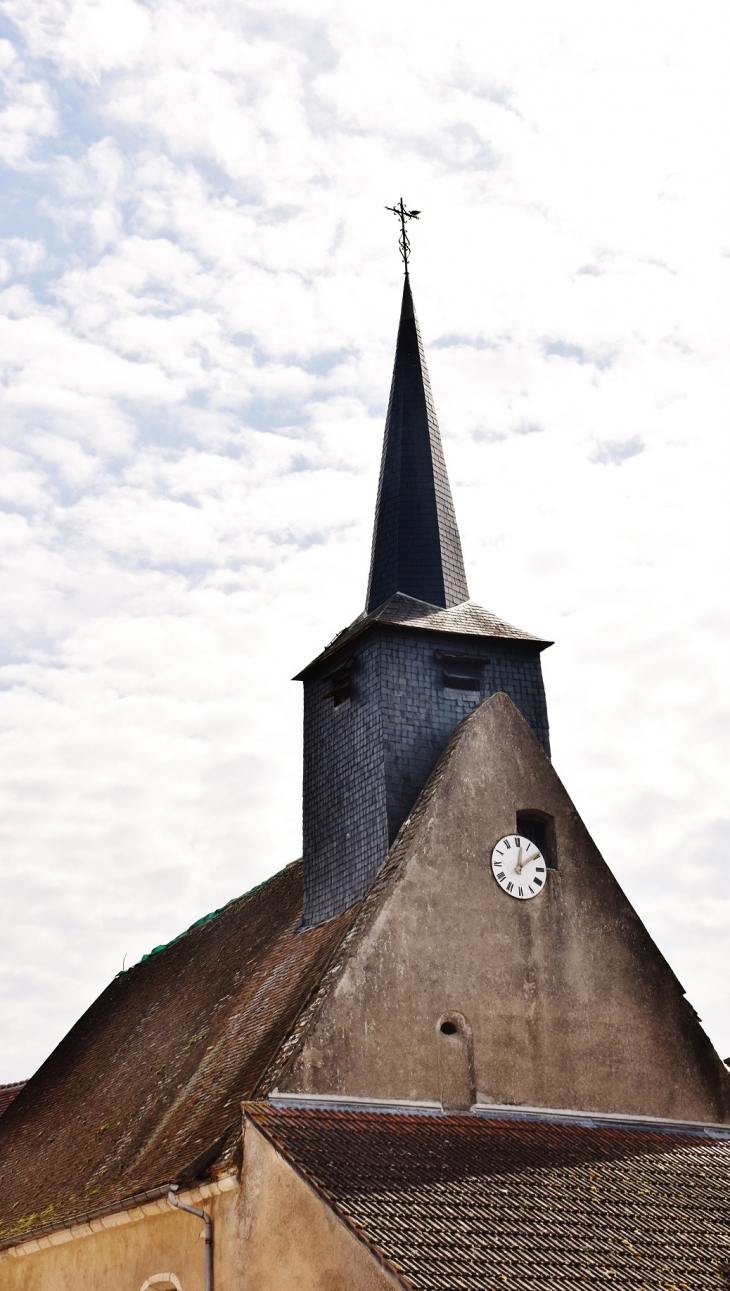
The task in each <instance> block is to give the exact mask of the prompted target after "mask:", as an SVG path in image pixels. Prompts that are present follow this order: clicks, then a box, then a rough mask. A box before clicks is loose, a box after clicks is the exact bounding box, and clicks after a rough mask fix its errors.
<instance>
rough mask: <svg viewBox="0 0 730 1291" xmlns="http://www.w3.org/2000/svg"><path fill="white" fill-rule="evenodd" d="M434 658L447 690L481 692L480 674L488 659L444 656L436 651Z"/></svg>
mask: <svg viewBox="0 0 730 1291" xmlns="http://www.w3.org/2000/svg"><path fill="white" fill-rule="evenodd" d="M436 658H437V660H438V661H439V663H440V664H441V665H442V668H443V682H444V686H446V687H447V688H448V689H449V690H481V688H482V673H483V670H484V668H485V667H486V665H487V664H488V663H489V660H488V659H483V658H480V657H479V656H478V655H469V654H445V653H444V651H443V650H437V651H436Z"/></svg>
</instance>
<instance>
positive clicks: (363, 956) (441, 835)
mask: <svg viewBox="0 0 730 1291" xmlns="http://www.w3.org/2000/svg"><path fill="white" fill-rule="evenodd" d="M431 790H433V792H431ZM423 804H424V805H423V806H422V807H421V808H418V809H417V810H416V811H415V812H414V816H413V821H414V822H415V823H414V824H412V825H409V826H407V827H406V838H405V841H404V843H403V844H402V845H403V846H404V847H405V856H404V858H403V860H402V863H401V864H400V867H399V868H398V869H397V871H396V873H395V876H394V878H393V879H392V880H391V881H390V882H389V884H388V885H386V888H385V894H384V896H382V898H380V904H379V905H378V904H377V902H375V903H374V904H371V905H370V907H369V913H368V914H367V917H366V922H365V923H364V925H363V927H362V928H361V931H360V932H359V934H358V936H357V938H356V939H355V941H354V943H353V946H352V949H351V951H350V955H349V958H348V960H347V961H346V963H345V965H344V967H343V969H342V970H341V972H340V975H339V977H338V979H337V980H336V982H335V983H334V985H333V987H332V988H331V989H330V990H329V992H328V994H327V995H326V998H325V1000H324V1003H323V1004H322V1007H321V1011H320V1012H319V1014H318V1016H317V1017H316V1019H315V1020H314V1022H313V1024H312V1026H311V1027H310V1029H309V1031H308V1033H307V1035H306V1038H305V1041H304V1045H303V1048H302V1049H301V1050H300V1052H299V1053H298V1055H297V1056H296V1057H295V1058H294V1059H293V1062H292V1064H291V1066H290V1068H289V1071H288V1073H287V1074H285V1076H284V1077H283V1078H282V1079H280V1081H279V1088H280V1089H282V1090H283V1091H289V1092H306V1093H316V1094H320V1093H325V1094H343V1095H350V1096H357V1097H361V1098H369V1097H370V1098H396V1099H432V1100H440V1099H441V1096H442V1089H441V1076H440V1064H439V1043H440V1035H441V1033H440V1032H439V1020H440V1019H442V1018H443V1017H445V1016H447V1015H448V1016H453V1015H456V1014H459V1015H460V1016H462V1017H463V1019H464V1020H465V1026H466V1028H468V1032H469V1034H470V1037H471V1044H472V1050H471V1053H472V1061H473V1081H474V1086H475V1089H476V1095H477V1099H478V1101H480V1102H485V1103H490V1102H495V1103H510V1104H525V1105H532V1106H540V1107H552V1108H574V1109H579V1110H586V1111H602V1112H621V1113H627V1114H636V1115H651V1116H663V1117H671V1118H675V1119H690V1120H701V1121H724V1122H727V1121H730V1077H728V1073H727V1071H726V1070H725V1068H724V1066H723V1064H722V1063H721V1061H720V1059H719V1057H718V1056H717V1054H716V1053H715V1051H714V1049H713V1048H712V1046H711V1044H710V1041H709V1040H708V1038H707V1036H706V1035H705V1033H704V1032H703V1030H702V1028H701V1026H700V1024H699V1019H698V1018H697V1016H696V1014H695V1012H694V1010H693V1009H692V1008H691V1006H690V1005H689V1003H688V1002H687V1001H686V1000H685V998H684V996H683V991H682V987H681V986H680V984H679V982H678V981H677V979H676V977H675V976H674V973H673V972H672V970H671V968H670V967H669V965H668V964H667V962H666V960H665V959H664V958H663V956H662V955H661V953H660V952H659V950H658V948H657V947H656V946H655V944H654V943H653V941H652V940H651V938H650V937H649V935H648V933H647V931H646V929H645V928H644V926H643V925H642V923H641V921H640V919H639V918H638V916H637V915H636V913H635V911H634V910H633V909H632V907H631V905H630V904H629V902H628V900H627V899H626V897H625V896H624V893H623V892H622V890H621V888H620V887H619V885H618V883H617V882H616V880H615V879H614V877H613V875H612V874H611V872H610V870H609V868H608V866H607V865H606V864H605V862H604V861H603V859H602V858H601V856H600V854H599V852H598V850H597V848H596V847H595V844H594V843H593V841H592V839H591V838H590V836H589V834H588V832H587V830H586V829H585V826H584V825H583V823H582V821H581V820H580V818H579V816H578V813H577V812H576V809H575V807H574V806H573V803H572V802H571V800H570V798H569V797H568V795H567V793H566V791H565V789H564V788H563V785H562V784H561V782H560V780H559V778H558V776H557V774H556V773H555V771H554V769H553V767H552V766H551V764H550V762H549V760H548V758H547V757H546V756H545V753H544V751H543V749H542V748H541V746H540V744H539V742H538V741H537V739H536V738H535V736H534V735H533V733H532V731H531V730H530V729H529V727H528V725H527V724H526V722H525V721H524V720H523V718H522V717H521V716H520V714H519V712H518V711H517V709H516V708H515V706H514V704H513V703H512V702H511V700H510V699H509V698H508V697H507V696H506V695H503V694H500V695H496V696H494V697H493V698H491V699H489V700H486V701H485V702H483V703H482V704H481V706H480V707H479V708H478V709H477V710H476V711H475V712H474V713H472V715H471V716H470V717H469V718H468V719H467V720H466V721H465V722H464V724H463V726H462V728H461V731H460V734H459V736H458V738H457V739H456V740H455V742H454V745H453V746H452V749H451V751H450V753H449V754H448V755H447V757H446V758H445V759H444V760H443V762H442V764H441V765H440V767H439V769H438V772H437V775H436V780H435V782H434V784H433V785H432V786H431V788H430V789H429V791H428V792H427V794H426V795H424V799H423ZM518 811H538V812H541V813H543V814H544V815H545V816H548V817H552V818H553V820H554V827H555V841H556V856H555V858H554V859H555V861H556V863H557V869H555V870H551V871H549V874H548V882H547V885H546V889H545V890H544V891H543V892H542V893H541V894H540V895H539V896H538V897H536V898H535V899H533V900H530V901H517V900H514V899H513V898H511V897H510V896H508V895H507V894H506V893H504V892H503V891H502V890H501V888H500V887H499V886H498V884H497V883H496V882H495V880H494V878H493V876H492V873H491V869H490V859H491V853H492V849H493V847H494V845H495V843H496V842H497V841H498V840H499V839H500V838H501V837H502V836H504V835H506V834H509V833H513V832H514V831H515V828H516V814H517V812H518ZM399 847H401V844H400V843H399V844H396V849H398V848H399ZM368 905H369V903H366V910H367V909H368ZM443 1067H444V1063H443V1058H442V1062H441V1069H443Z"/></svg>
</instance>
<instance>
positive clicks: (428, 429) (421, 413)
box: [367, 276, 469, 612]
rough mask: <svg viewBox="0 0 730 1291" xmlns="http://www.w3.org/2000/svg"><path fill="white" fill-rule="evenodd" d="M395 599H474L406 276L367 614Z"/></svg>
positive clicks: (454, 601)
mask: <svg viewBox="0 0 730 1291" xmlns="http://www.w3.org/2000/svg"><path fill="white" fill-rule="evenodd" d="M396 592H404V593H405V594H406V595H407V596H413V597H415V598H416V599H417V600H421V601H426V602H427V603H428V604H430V605H439V606H443V607H444V608H448V607H451V606H454V605H461V604H462V602H463V601H466V600H468V597H469V591H468V588H467V584H466V574H465V571H464V558H463V556H462V552H461V540H460V538H459V531H458V529H457V526H456V516H455V514H454V503H453V500H452V497H451V489H450V488H449V480H448V476H447V474H446V465H445V463H444V454H443V448H442V446H441V435H440V432H439V426H438V421H437V418H436V409H435V408H434V403H433V397H432V395H431V384H430V381H429V378H428V369H427V367H426V359H425V356H424V352H423V342H422V340H421V333H420V330H419V327H418V319H417V318H416V312H415V309H414V307H413V296H412V295H411V287H410V282H409V279H408V276H406V279H405V283H404V287H403V302H402V306H401V316H400V324H399V327H398V341H397V345H396V352H395V365H394V368H393V381H392V384H391V389H390V400H389V403H388V415H387V418H386V422H385V439H384V443H383V457H382V462H381V467H380V483H379V485H378V502H377V508H376V513H375V529H374V532H373V550H372V559H371V565H370V581H369V585H368V599H367V609H368V612H369V611H370V610H373V609H375V608H376V607H377V606H379V605H382V604H383V602H384V601H386V600H388V598H389V597H391V596H393V595H395V593H396Z"/></svg>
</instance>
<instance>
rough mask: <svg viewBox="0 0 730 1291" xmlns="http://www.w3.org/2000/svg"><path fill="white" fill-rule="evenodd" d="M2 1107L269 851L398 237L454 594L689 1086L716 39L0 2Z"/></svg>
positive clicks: (367, 440)
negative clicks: (525, 661) (562, 796)
mask: <svg viewBox="0 0 730 1291" xmlns="http://www.w3.org/2000/svg"><path fill="white" fill-rule="evenodd" d="M3 15H4V16H3V19H2V27H1V28H0V63H1V65H2V70H3V95H4V97H3V100H2V104H1V105H0V159H1V160H2V166H3V172H2V175H3V177H2V185H3V200H2V203H1V204H0V294H1V300H0V375H1V385H0V390H1V397H2V415H1V417H0V425H1V426H2V443H1V447H0V454H1V461H0V543H1V544H2V560H1V562H0V570H1V572H0V578H1V580H2V604H3V613H2V616H1V617H0V873H1V874H2V884H1V888H0V890H1V891H2V902H0V1014H1V1017H0V1030H1V1032H2V1036H3V1043H2V1046H0V1081H2V1080H4V1081H11V1080H14V1079H19V1078H23V1077H27V1076H29V1075H30V1074H31V1073H32V1072H33V1071H34V1070H35V1068H36V1067H37V1066H38V1065H39V1064H40V1063H41V1062H42V1061H43V1059H44V1058H45V1057H46V1056H47V1054H48V1053H49V1052H50V1051H51V1050H52V1049H53V1047H54V1046H55V1045H56V1044H57V1043H58V1041H59V1040H60V1039H61V1037H62V1036H63V1034H64V1033H65V1031H66V1030H67V1029H68V1027H69V1026H70V1025H71V1024H72V1023H73V1022H74V1021H75V1020H76V1019H77V1018H78V1017H79V1016H80V1015H81V1013H82V1012H83V1011H84V1009H86V1008H87V1007H88V1005H89V1004H90V1003H91V1001H92V1000H93V999H94V998H95V997H96V995H97V994H98V993H99V992H100V991H101V990H102V989H103V987H104V986H105V984H106V983H107V982H108V981H109V980H110V979H111V978H112V977H113V976H114V974H115V973H117V972H119V971H120V970H121V969H122V967H123V966H129V965H130V964H132V963H134V962H135V961H136V960H138V959H139V958H140V956H141V955H142V954H144V953H145V952H146V951H148V950H150V949H151V948H152V947H153V946H155V945H158V944H160V943H163V942H165V941H167V940H169V939H170V938H171V937H173V936H175V935H177V934H178V933H179V932H180V931H182V930H183V929H184V928H185V927H187V926H188V925H189V924H190V923H192V922H193V920H195V919H197V918H199V917H200V916H201V915H203V914H205V913H207V912H208V911H211V910H214V909H216V908H217V907H219V906H221V905H222V904H223V903H224V902H226V901H228V900H229V899H231V898H232V897H234V896H236V895H238V894H240V893H242V892H244V891H246V890H247V889H248V888H250V887H251V886H252V885H254V884H256V883H258V882H260V881H261V880H262V879H264V878H265V877H266V876H268V875H269V874H271V873H273V872H274V871H275V870H277V869H279V868H281V867H282V866H283V865H285V864H286V863H287V862H289V861H290V860H292V859H294V858H295V857H297V856H299V855H300V851H301V821H300V813H301V688H300V686H299V684H298V683H295V682H292V681H291V680H290V679H291V678H292V677H293V676H294V674H295V673H296V672H298V671H299V669H300V668H301V667H302V666H303V665H304V664H306V663H307V662H308V661H309V660H310V659H311V658H312V657H314V656H315V655H316V654H317V653H318V652H319V651H320V649H321V648H322V646H323V645H324V644H325V643H326V642H327V641H329V640H330V639H331V638H332V637H333V636H334V635H335V633H336V632H337V631H338V630H339V629H340V628H342V627H344V626H345V625H346V624H347V623H349V622H350V621H351V620H352V619H353V618H354V617H355V616H356V615H357V614H358V613H359V612H360V611H361V609H362V608H363V605H364V598H365V590H366V583H367V571H368V561H369V551H370V540H371V526H372V519H373V512H374V504H375V494H376V487H377V472H378V467H379V458H380V448H381V442H382V432H383V422H384V415H385V408H386V403H387V396H388V389H389V383H390V375H391V367H392V358H393V348H394V342H395V334H396V327H397V319H398V311H399V303H400V291H401V283H402V277H401V266H400V263H399V259H398V252H397V227H396V223H395V219H394V217H393V216H392V215H391V214H389V213H388V212H387V211H386V210H385V209H384V208H385V206H386V205H392V204H393V203H394V202H396V201H397V200H398V199H399V197H400V196H401V195H402V196H403V198H404V200H405V201H406V203H408V204H410V205H411V206H414V207H416V208H418V209H420V210H421V211H422V215H421V217H420V220H419V221H418V223H417V224H416V223H415V222H414V224H413V225H412V229H411V233H412V247H413V258H412V284H413V291H414V296H415V301H416V308H417V311H418V314H419V319H420V324H421V329H422V333H423V338H424V343H425V347H426V353H427V359H428V364H429V369H430V374H431V381H432V386H433V391H434V397H435V402H436V407H437V411H438V414H439V420H440V423H441V428H442V435H443V440H444V451H445V456H446V462H447V467H448V470H449V475H450V479H451V485H452V491H453V494H454V500H455V505H456V511H457V517H458V520H459V525H460V529H461V535H462V543H463V547H464V553H465V559H466V566H467V574H468V579H469V585H470V592H471V596H472V598H473V599H474V600H475V601H477V602H478V603H480V604H482V605H484V606H486V607H487V608H488V609H490V610H491V611H493V612H494V613H496V614H498V615H499V616H500V617H502V618H505V619H507V620H508V621H510V622H513V623H516V624H518V625H519V626H520V627H522V628H524V629H526V630H527V631H529V632H532V633H534V634H536V635H539V636H541V637H546V638H548V639H551V640H554V642H555V645H554V646H553V647H552V648H551V649H550V650H548V651H547V652H546V653H545V655H544V656H543V666H544V675H545V682H546V687H547V695H548V705H549V714H550V721H551V737H552V749H553V759H554V765H555V767H556V769H557V771H558V773H559V775H560V776H561V778H562V780H563V782H564V783H565V785H566V787H567V789H568V791H569V793H570V794H571V796H572V798H573V800H574V801H575V803H576V806H577V808H578V810H579V812H580V813H581V815H582V817H583V819H584V820H585V822H586V824H587V826H588V828H589V829H590V831H591V833H592V834H593V836H594V838H595V840H596V842H597V844H598V846H599V848H600V849H601V851H602V852H603V854H604V856H605V858H606V860H607V861H608V863H609V865H610V866H611V868H612V870H613V872H614V873H615V875H616V876H617V878H618V880H619V882H620V883H621V884H622V886H623V887H624V889H625V891H626V892H627V894H628V896H629V897H630V899H631V901H632V902H633V903H634V905H635V907H636V909H637V911H638V912H639V914H640V916H641V918H642V919H643V920H644V922H645V923H646V925H647V927H648V928H649V931H650V932H651V934H652V936H653V937H654V938H655V940H656V941H657V943H658V945H659V946H660V948H661V950H662V951H663V952H664V954H665V955H666V956H667V958H668V959H669V961H670V963H671V964H672V967H673V968H674V970H675V972H676V973H677V975H678V977H679V979H680V981H681V982H682V984H683V986H684V987H685V990H686V991H687V995H688V997H689V999H690V1000H691V1002H692V1004H693V1005H694V1007H695V1008H696V1009H697V1011H698V1013H699V1014H700V1016H701V1018H702V1019H703V1023H704V1025H705V1027H706V1029H707V1030H708V1032H709V1034H710V1036H711V1038H712V1039H713V1042H714V1043H715V1044H716V1045H717V1047H718V1048H719V1051H720V1053H721V1056H723V1057H725V1056H726V1055H730V936H729V935H728V933H729V925H730V881H729V879H728V871H729V870H730V796H729V794H728V773H729V772H730V696H729V695H728V662H727V657H728V650H729V647H730V609H729V608H728V602H727V589H728V574H729V572H730V571H729V570H728V564H729V555H728V547H729V544H728V537H727V527H728V484H729V482H730V480H729V467H730V450H729V449H728V407H729V406H730V309H728V298H729V296H730V168H729V167H728V164H727V158H728V150H729V146H730V80H729V79H728V77H727V60H728V45H729V43H730V17H729V16H728V13H727V11H726V9H725V8H724V7H723V6H721V5H718V4H716V3H705V2H704V0H695V2H694V3H693V4H692V5H691V6H690V5H688V4H686V3H678V2H677V0H662V3H661V4H660V3H658V2H657V0H644V3H642V4H640V5H637V4H636V3H635V0H631V2H628V0H611V3H606V0H593V3H591V4H590V5H586V4H585V3H583V2H581V3H569V2H567V0H554V3H551V4H550V5H545V4H544V3H537V2H536V0H515V2H514V3H512V4H510V5H504V4H499V5H498V4H496V3H494V0H454V2H453V3H451V4H448V5H445V4H443V3H438V4H437V3H434V0H419V2H418V3H413V2H412V0H400V3H399V4H397V5H393V4H392V3H390V4H387V5H386V4H384V3H382V0H370V3H368V4H367V5H363V4H361V3H353V2H352V0H336V2H335V0H306V2H304V0H289V2H286V0H284V2H282V0H265V3H263V2H260V3H251V2H250V0H237V2H236V3H235V4H234V3H231V2H230V0H205V3H202V2H201V0H148V2H147V3H141V2H138V0H6V2H5V4H4V7H3Z"/></svg>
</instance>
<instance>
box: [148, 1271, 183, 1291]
mask: <svg viewBox="0 0 730 1291" xmlns="http://www.w3.org/2000/svg"><path fill="white" fill-rule="evenodd" d="M149 1287H154V1288H155V1291H182V1283H181V1282H180V1279H179V1278H177V1277H176V1276H175V1274H174V1273H152V1274H151V1275H150V1276H149V1277H148V1278H147V1280H146V1281H145V1282H143V1283H142V1285H141V1287H140V1288H139V1291H148V1288H149Z"/></svg>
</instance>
